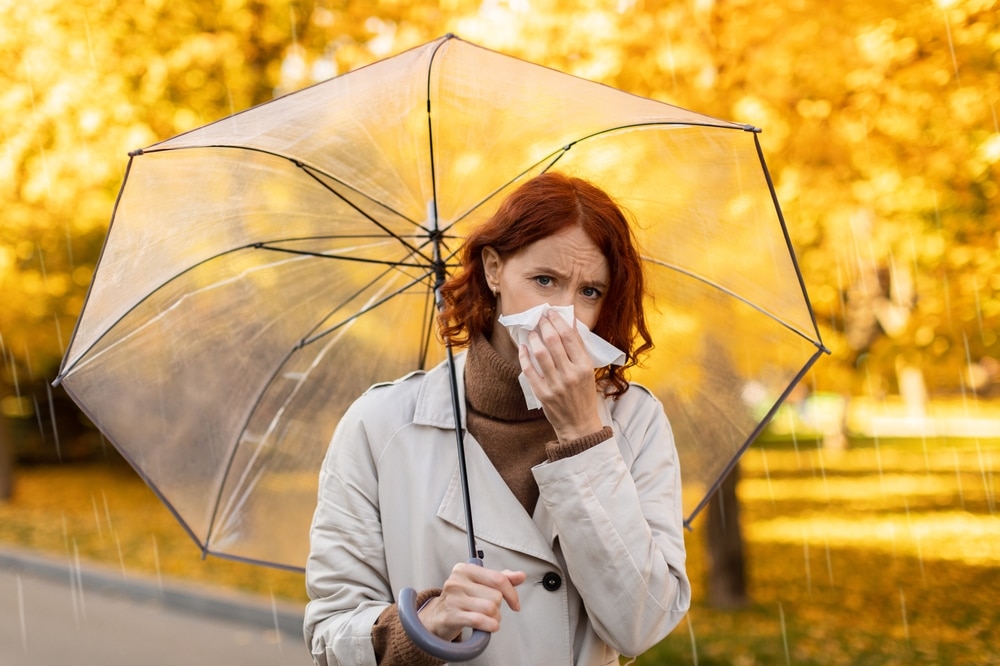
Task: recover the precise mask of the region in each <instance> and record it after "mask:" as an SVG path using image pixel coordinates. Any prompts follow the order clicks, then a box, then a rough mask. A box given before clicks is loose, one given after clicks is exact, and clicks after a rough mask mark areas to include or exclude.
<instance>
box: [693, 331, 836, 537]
mask: <svg viewBox="0 0 1000 666" xmlns="http://www.w3.org/2000/svg"><path fill="white" fill-rule="evenodd" d="M829 353H830V352H829V351H828V350H827V349H826V348H825V347H823V346H822V345H817V349H816V351H815V352H814V353H813V355H812V356H811V357H810V358H809V360H808V361H806V363H805V365H803V366H802V369H801V370H799V372H798V374H796V375H795V377H794V378H793V379H792V381H790V382H789V383H788V387H787V388H786V389H785V390H784V392H783V393H782V394H781V395H780V396H778V399H777V400H775V401H774V404H773V405H771V409H769V410H768V411H767V414H765V415H764V418H762V419H761V420H760V421H759V422H758V423H757V427H755V428H754V429H753V431H752V432H751V433H750V434H749V435H747V437H746V439H745V440H744V442H743V444H742V445H740V448H739V449H737V450H736V453H735V455H733V456H732V458H731V459H730V461H729V464H727V465H726V466H725V468H723V469H722V471H720V472H719V474H718V475H717V476H716V478H715V481H713V482H712V485H711V487H710V488H709V489H708V491H707V492H706V493H705V494H704V497H703V498H702V500H701V501H700V502H699V503H698V505H697V506H696V507H695V508H694V509H692V510H691V513H690V514H689V515H688V517H687V518H685V519H684V527H686V528H688V529H690V528H691V521H692V520H694V519H695V517H696V516H697V515H698V514H699V513H701V511H702V509H704V508H705V507H706V506H707V505H708V503H709V502H710V501H711V499H712V495H713V494H715V491H716V490H718V489H719V486H720V485H722V482H723V481H724V480H725V478H726V477H727V476H728V475H729V473H730V472H731V471H732V470H733V468H734V467H736V464H737V463H738V462H739V461H740V458H742V457H743V454H744V453H745V452H746V450H747V449H748V448H749V447H750V445H751V444H753V442H754V440H756V439H757V437H758V436H759V435H760V433H761V432H763V431H764V428H766V427H767V424H768V423H770V422H771V419H773V418H774V415H775V414H776V413H777V412H778V407H780V406H781V405H782V403H784V402H785V400H786V399H787V398H788V395H789V394H790V393H791V392H792V389H794V388H795V386H796V385H797V384H798V383H799V382H800V381H802V378H803V377H805V375H806V373H807V372H809V369H810V368H812V366H813V365H814V364H815V363H816V361H817V360H819V357H820V356H821V355H823V354H829Z"/></svg>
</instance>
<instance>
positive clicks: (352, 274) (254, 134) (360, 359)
mask: <svg viewBox="0 0 1000 666" xmlns="http://www.w3.org/2000/svg"><path fill="white" fill-rule="evenodd" d="M550 169H556V170H559V171H562V172H565V173H567V174H569V175H573V176H578V177H581V178H585V179H587V180H589V181H591V182H593V183H594V184H596V185H598V186H599V187H601V188H603V189H604V190H606V191H607V192H609V193H610V194H611V195H612V196H613V197H614V198H615V199H616V200H617V201H618V202H619V203H620V204H622V206H623V207H624V208H625V209H626V210H627V211H628V212H629V213H630V214H631V215H632V216H633V217H634V219H635V225H634V230H635V233H636V237H637V241H638V244H639V246H640V251H641V254H642V256H643V259H644V262H645V272H646V279H647V286H648V292H649V294H648V300H647V318H648V321H647V323H648V325H649V328H650V331H651V333H652V336H653V340H654V342H655V344H656V349H655V350H654V352H653V353H652V354H651V355H650V356H649V357H648V358H647V360H646V364H645V367H644V368H642V369H640V370H639V371H637V372H634V373H633V375H632V379H633V380H636V381H639V382H641V383H643V384H644V385H646V386H647V387H649V388H650V389H652V390H653V391H654V392H655V393H656V394H657V395H658V396H659V397H660V399H661V400H662V401H663V403H664V406H665V408H666V411H667V415H668V416H669V418H670V420H671V422H672V424H673V427H674V430H675V436H676V439H677V444H678V449H679V452H680V457H681V467H682V470H683V476H684V486H685V511H686V518H687V520H690V519H691V518H693V517H694V515H695V514H696V513H697V512H698V511H699V510H700V509H701V507H702V506H703V505H704V503H705V501H706V499H707V497H708V496H709V495H710V493H711V492H713V490H714V489H715V488H716V487H717V484H718V483H719V482H720V481H721V479H722V478H723V477H724V476H725V474H726V473H727V471H728V470H729V469H730V468H731V466H732V465H733V464H735V461H736V460H737V459H738V457H739V455H740V454H741V453H742V451H743V450H744V449H745V448H746V447H747V446H748V445H749V444H750V442H751V441H752V440H753V438H754V437H755V436H756V435H757V434H758V433H759V431H760V430H761V428H763V426H764V424H765V423H766V422H767V420H768V419H769V418H770V416H771V415H772V414H773V413H774V411H775V409H776V408H777V406H778V405H779V403H780V402H781V400H782V399H783V398H784V396H785V395H786V394H787V392H788V391H789V390H790V389H791V387H792V386H793V385H794V384H795V382H797V381H798V380H799V379H800V378H801V376H802V374H803V373H804V372H805V371H806V370H807V369H808V368H809V366H810V365H811V364H812V363H814V362H815V361H816V359H817V358H818V357H819V356H820V355H821V354H822V353H824V352H825V348H824V347H823V344H822V342H821V340H820V336H819V332H818V330H817V327H816V323H815V320H814V318H813V315H812V311H811V308H810V306H809V302H808V298H807V295H806V291H805V287H804V284H803V282H802V279H801V276H800V274H799V271H798V268H797V265H796V262H795V258H794V254H793V251H792V248H791V244H790V241H789V238H788V235H787V232H786V229H785V225H784V221H783V219H782V217H781V213H780V210H779V208H778V203H777V200H776V198H775V195H774V190H773V187H772V185H771V182H770V179H769V176H768V174H767V170H766V167H765V165H764V160H763V155H762V153H761V149H760V145H759V142H758V140H757V130H756V129H755V128H753V127H749V126H745V125H740V124H736V123H731V122H726V121H721V120H717V119H714V118H711V117H708V116H704V115H701V114H698V113H694V112H692V111H687V110H684V109H681V108H678V107H675V106H671V105H668V104H664V103H661V102H657V101H653V100H650V99H645V98H642V97H637V96H634V95H630V94H628V93H625V92H622V91H619V90H615V89H613V88H610V87H607V86H604V85H601V84H597V83H593V82H590V81H586V80H583V79H580V78H576V77H573V76H570V75H567V74H564V73H561V72H558V71H555V70H552V69H548V68H545V67H541V66H538V65H535V64H531V63H528V62H524V61H521V60H518V59H516V58H512V57H509V56H505V55H502V54H499V53H496V52H493V51H490V50H487V49H484V48H481V47H478V46H476V45H473V44H471V43H468V42H466V41H463V40H461V39H457V38H454V37H452V36H446V37H443V38H441V39H438V40H435V41H433V42H429V43H427V44H424V45H422V46H419V47H417V48H414V49H412V50H409V51H407V52H405V53H402V54H400V55H397V56H394V57H391V58H388V59H386V60H383V61H380V62H377V63H375V64H372V65H369V66H367V67H364V68H362V69H358V70H356V71H353V72H350V73H348V74H345V75H342V76H340V77H337V78H334V79H331V80H329V81H326V82H323V83H320V84H317V85H315V86H313V87H311V88H307V89H305V90H302V91H299V92H296V93H293V94H290V95H287V96H285V97H281V98H278V99H276V100H273V101H271V102H269V103H266V104H263V105H260V106H257V107H254V108H252V109H249V110H247V111H244V112H242V113H238V114H236V115H233V116H230V117H228V118H225V119H223V120H220V121H218V122H215V123H213V124H210V125H207V126H205V127H202V128H199V129H196V130H193V131H191V132H188V133H186V134H182V135H180V136H177V137H175V138H172V139H169V140H167V141H164V142H161V143H158V144H155V145H153V146H150V147H148V148H145V149H143V150H140V151H135V152H134V153H132V154H131V158H130V161H129V166H128V171H127V174H126V177H125V181H124V183H123V185H122V189H121V192H120V194H119V198H118V201H117V204H116V206H115V211H114V215H113V219H112V222H111V227H110V230H109V232H108V237H107V240H106V242H105V246H104V249H103V253H102V255H101V260H100V263H99V265H98V267H97V270H96V272H95V275H94V279H93V282H92V284H91V287H90V291H89V293H88V296H87V300H86V303H85V305H84V308H83V311H82V313H81V315H80V318H79V321H78V323H77V326H76V330H75V332H74V335H73V339H72V341H71V344H70V346H69V348H68V350H67V352H66V355H65V358H64V360H63V365H62V368H61V370H60V373H59V377H58V379H57V381H58V382H61V383H62V385H63V386H65V388H66V390H67V392H68V393H69V394H70V395H71V396H72V397H73V399H74V400H75V401H76V402H77V403H78V404H79V405H80V406H81V408H82V409H83V410H84V411H85V412H86V414H87V415H88V416H89V418H90V419H91V420H93V422H94V423H95V424H96V425H97V426H98V427H99V428H100V429H101V431H102V432H103V433H104V434H105V435H106V436H107V437H108V438H109V440H110V441H111V442H112V443H113V444H114V445H115V446H116V448H117V449H118V450H119V451H120V452H121V453H122V455H123V456H124V457H125V458H126V459H127V460H128V461H129V462H130V463H131V464H132V465H133V467H135V469H136V470H137V471H138V472H139V474H140V475H141V476H142V477H143V478H144V479H145V481H146V482H147V483H148V484H149V485H150V487H152V488H153V490H154V491H155V492H156V493H158V495H159V496H160V498H161V499H162V500H163V502H164V503H165V504H166V505H167V506H168V507H170V509H171V510H172V511H173V512H174V514H175V515H176V517H177V518H178V520H179V521H180V522H181V524H182V525H183V526H184V527H185V529H186V530H187V531H188V532H189V533H190V535H191V536H192V538H193V539H195V540H196V541H197V542H198V544H200V546H201V548H202V549H203V551H204V552H205V553H213V554H217V555H222V556H226V557H231V558H236V559H241V560H246V561H251V562H258V563H263V564H270V565H275V566H279V567H287V568H291V569H302V568H303V566H304V563H305V560H306V556H307V554H308V532H309V524H310V520H311V517H312V513H313V510H314V508H315V503H316V491H317V482H318V470H319V466H320V463H321V461H322V458H323V455H324V452H325V450H326V447H327V445H328V443H329V441H330V437H331V435H332V432H333V430H334V428H335V426H336V424H337V422H338V420H339V419H340V417H341V416H342V414H343V413H344V411H345V410H346V408H347V406H348V405H349V404H350V403H351V402H352V401H353V400H354V399H355V398H356V397H357V396H358V395H360V394H361V393H362V392H363V391H364V390H365V389H366V388H368V387H369V386H370V385H371V384H373V383H375V382H379V381H389V380H392V379H395V378H397V377H399V376H401V375H404V374H406V373H407V372H410V371H412V370H417V369H422V368H428V367H430V366H433V365H434V364H436V363H437V362H439V361H440V360H441V359H443V358H444V357H445V355H444V349H443V347H442V346H441V345H440V344H439V343H438V342H437V340H436V337H435V332H434V324H433V322H434V315H435V298H434V288H435V283H436V281H437V279H438V278H439V277H441V275H442V274H443V273H447V272H449V271H451V270H453V269H454V268H455V266H456V260H455V254H456V252H457V251H458V249H459V248H460V247H461V244H462V242H463V239H464V237H465V236H466V235H467V234H468V232H469V230H470V229H472V228H474V227H475V226H476V225H477V224H479V223H480V222H482V221H483V220H484V219H486V218H487V217H488V216H489V215H490V214H491V213H492V212H493V211H494V210H495V209H496V207H497V206H498V205H499V203H500V201H501V200H502V199H503V198H504V197H505V196H506V195H507V194H508V193H509V192H510V191H512V189H513V188H515V187H516V186H517V185H519V184H520V183H522V182H523V181H524V180H525V179H527V178H530V177H532V176H534V175H537V174H539V173H541V172H544V171H546V170H550ZM605 307H614V304H613V303H608V304H607V305H606V306H605ZM474 485H475V482H474V480H473V486H474ZM473 501H474V500H473Z"/></svg>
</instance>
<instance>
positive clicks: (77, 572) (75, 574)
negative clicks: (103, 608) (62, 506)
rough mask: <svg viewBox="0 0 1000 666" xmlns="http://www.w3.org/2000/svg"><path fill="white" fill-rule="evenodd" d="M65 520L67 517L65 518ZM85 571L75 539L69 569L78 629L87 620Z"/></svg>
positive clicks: (71, 593) (74, 615)
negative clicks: (81, 620) (84, 589)
mask: <svg viewBox="0 0 1000 666" xmlns="http://www.w3.org/2000/svg"><path fill="white" fill-rule="evenodd" d="M63 517H64V518H65V516H63ZM82 572H83V569H82V567H81V566H80V549H79V548H77V545H76V539H73V561H72V563H71V564H70V569H69V586H70V595H71V596H72V598H73V618H74V620H75V621H76V626H77V628H79V627H80V618H81V617H82V618H84V619H86V617H87V606H86V604H85V602H84V599H83V573H82Z"/></svg>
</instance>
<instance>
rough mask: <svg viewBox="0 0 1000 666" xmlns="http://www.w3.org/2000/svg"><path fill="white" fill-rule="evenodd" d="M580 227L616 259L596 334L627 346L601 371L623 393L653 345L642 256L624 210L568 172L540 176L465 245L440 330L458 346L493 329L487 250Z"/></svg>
mask: <svg viewBox="0 0 1000 666" xmlns="http://www.w3.org/2000/svg"><path fill="white" fill-rule="evenodd" d="M574 224H576V225H579V226H580V227H581V228H582V229H583V230H584V231H585V232H586V234H587V235H588V236H589V237H590V238H591V240H593V241H594V244H595V245H597V247H598V249H600V251H601V253H602V254H603V255H604V257H605V259H606V260H607V262H608V268H609V274H610V275H611V278H612V279H611V284H610V285H608V290H607V293H606V294H605V297H604V304H603V306H602V307H601V313H600V315H599V317H598V319H597V323H596V324H595V325H594V329H593V330H594V333H596V334H597V335H599V336H601V337H602V338H604V339H605V340H607V341H608V342H610V343H611V344H613V345H614V346H615V347H618V348H619V349H621V350H623V351H624V352H625V356H626V359H625V364H624V365H622V366H608V367H606V368H599V369H598V370H597V371H596V379H597V381H598V382H599V383H601V384H602V385H603V386H604V387H605V390H606V391H607V393H608V394H609V395H611V396H614V397H618V396H620V395H622V394H623V393H624V392H625V391H626V390H627V389H628V381H627V380H626V379H625V370H627V369H628V368H630V367H632V366H634V365H636V364H637V363H638V361H639V357H640V356H641V355H642V354H644V353H645V352H647V351H649V350H650V349H652V347H653V342H652V339H651V338H650V335H649V331H648V330H647V328H646V318H645V314H644V311H643V295H644V290H645V287H644V283H643V275H642V262H641V259H640V257H639V253H638V250H637V249H636V243H635V238H634V236H633V234H632V230H631V228H630V227H629V224H628V220H627V219H626V218H625V215H624V213H623V212H622V210H621V208H620V207H619V206H618V204H616V203H615V202H614V200H612V199H611V197H610V196H608V194H607V193H605V192H604V191H603V190H601V189H600V188H598V187H597V186H595V185H593V184H591V183H589V182H587V181H585V180H582V179H580V178H574V177H571V176H566V175H563V174H561V173H556V172H547V173H543V174H541V175H539V176H535V177H534V178H532V179H531V180H529V181H527V182H525V183H524V184H523V185H521V186H520V187H518V188H517V189H516V190H514V192H512V193H511V194H510V195H509V196H508V197H507V199H505V200H504V201H503V203H501V204H500V208H499V209H498V210H497V212H496V213H494V214H493V216H492V217H491V218H490V219H489V220H487V221H486V222H485V223H484V224H482V225H481V226H479V227H478V228H476V229H475V230H474V231H473V232H472V234H470V236H469V238H468V239H467V240H466V242H465V245H464V246H463V247H462V250H461V253H460V259H461V262H462V265H461V268H460V269H459V270H458V272H457V273H456V274H455V275H454V276H452V277H451V278H449V279H448V281H447V282H446V283H445V284H444V285H443V286H442V288H441V292H442V296H443V298H444V303H445V306H444V309H443V310H442V312H441V313H440V314H439V315H438V323H439V326H440V334H441V335H442V336H443V337H444V338H447V339H448V340H450V341H451V343H452V344H453V345H457V346H461V345H466V344H468V342H469V340H470V339H471V338H472V336H474V335H475V334H482V335H484V336H486V337H487V338H489V337H490V335H491V334H492V332H493V322H494V318H495V316H496V315H495V312H494V310H495V305H496V300H495V298H494V296H493V293H492V292H491V291H490V288H489V285H487V284H486V274H485V272H484V270H483V249H484V248H486V247H492V248H493V249H494V250H495V251H496V252H497V254H499V255H500V258H501V259H506V258H507V257H510V256H511V255H514V254H516V253H518V252H520V251H521V250H523V249H524V248H526V247H527V246H529V245H531V244H532V243H534V242H536V241H538V240H541V239H542V238H546V237H548V236H551V235H553V234H555V233H557V232H558V231H561V230H562V229H565V228H566V227H568V226H570V225H574Z"/></svg>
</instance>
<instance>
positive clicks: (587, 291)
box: [583, 287, 601, 298]
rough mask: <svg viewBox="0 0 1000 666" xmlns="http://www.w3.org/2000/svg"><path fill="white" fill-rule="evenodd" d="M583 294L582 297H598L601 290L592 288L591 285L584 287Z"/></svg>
mask: <svg viewBox="0 0 1000 666" xmlns="http://www.w3.org/2000/svg"><path fill="white" fill-rule="evenodd" d="M583 296H584V298H600V297H601V292H600V290H598V289H594V288H593V287H584V288H583Z"/></svg>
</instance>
